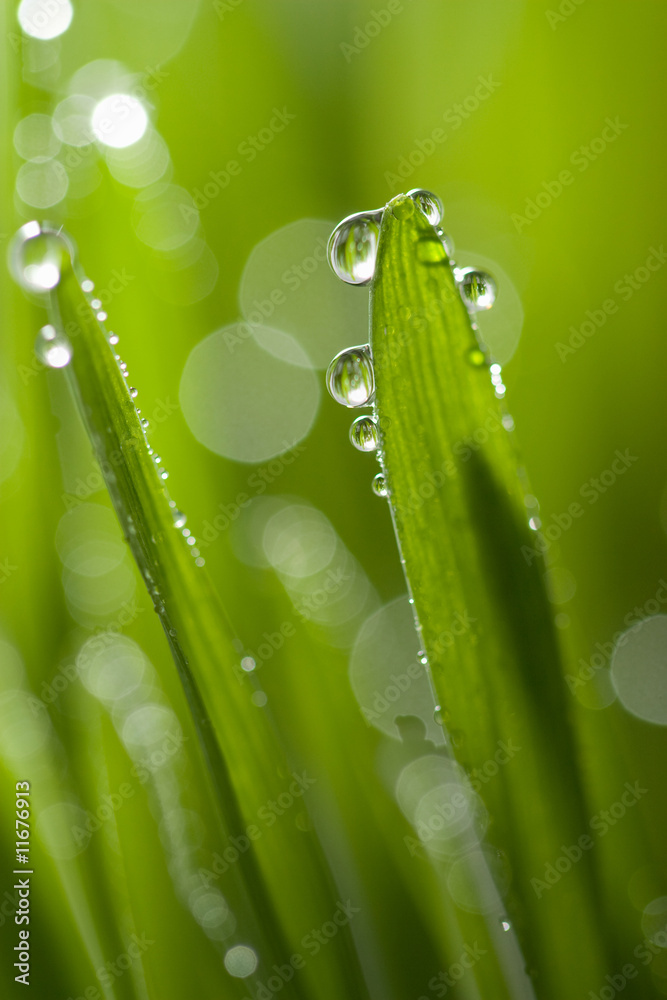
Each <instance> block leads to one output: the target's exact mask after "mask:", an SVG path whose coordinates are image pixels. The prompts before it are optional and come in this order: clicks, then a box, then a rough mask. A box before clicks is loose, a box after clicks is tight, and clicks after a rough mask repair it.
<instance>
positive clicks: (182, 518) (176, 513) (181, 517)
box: [171, 507, 188, 528]
mask: <svg viewBox="0 0 667 1000" xmlns="http://www.w3.org/2000/svg"><path fill="white" fill-rule="evenodd" d="M171 516H172V517H173V519H174V527H175V528H184V527H185V524H186V522H187V520H188V518H187V515H186V514H184V513H183V511H182V510H179V509H178V507H174V508H173V510H172V512H171Z"/></svg>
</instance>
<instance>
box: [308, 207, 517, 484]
mask: <svg viewBox="0 0 667 1000" xmlns="http://www.w3.org/2000/svg"><path fill="white" fill-rule="evenodd" d="M415 207H417V208H418V209H419V210H420V211H421V212H423V214H424V215H425V216H426V218H427V219H428V221H429V222H430V223H431V225H432V226H433V228H434V230H435V233H436V235H437V237H438V240H437V241H435V240H428V241H422V242H421V243H420V244H418V245H417V251H418V254H417V255H418V259H419V260H421V261H422V263H427V264H439V263H445V264H449V266H450V267H451V268H452V271H453V275H454V280H455V282H456V285H457V287H458V290H459V292H460V294H461V298H462V300H463V302H464V304H465V306H466V307H467V309H468V311H469V312H470V313H471V314H474V313H476V312H479V311H482V310H487V309H490V308H491V306H492V305H493V303H494V302H495V300H496V284H495V282H494V280H493V278H492V277H491V275H490V274H487V273H486V272H485V271H480V270H478V269H477V268H474V267H463V268H459V267H456V266H455V261H454V259H453V254H454V245H453V242H452V240H451V238H450V237H449V236H448V235H447V234H446V233H445V232H444V231H443V229H442V227H441V226H440V222H441V220H442V217H443V214H444V208H443V205H442V202H441V201H440V199H439V198H438V197H437V195H435V194H433V193H432V192H430V191H425V190H423V189H421V188H414V189H413V190H412V191H408V193H407V195H405V196H403V197H402V198H397V199H396V200H394V201H393V203H392V204H391V206H390V211H391V212H392V213H393V214H394V215H395V216H396V218H398V219H408V218H410V216H411V215H412V214H413V212H414V210H415ZM383 212H384V209H381V208H380V209H376V210H375V211H371V212H359V213H357V214H356V215H349V216H348V217H347V218H345V219H343V221H342V222H341V223H339V225H338V226H337V227H336V229H335V230H334V231H333V233H332V235H331V239H330V240H329V248H328V249H329V261H330V264H331V267H332V268H333V271H334V273H335V274H336V275H337V277H339V278H340V279H341V280H342V281H345V282H347V284H349V285H367V284H369V282H371V281H372V279H373V276H374V274H375V261H376V257H377V246H378V238H379V234H380V224H381V222H382V214H383ZM420 248H421V253H420ZM424 248H425V249H424ZM472 326H473V330H475V331H476V330H477V325H476V324H475V323H474V322H473V324H472ZM468 360H469V362H470V364H472V365H473V366H474V367H476V368H480V367H482V366H483V365H485V364H486V354H485V352H484V350H483V349H482V348H481V347H480V345H479V343H475V344H474V345H473V346H472V347H471V348H470V350H469V351H468ZM489 371H490V374H491V383H492V385H493V386H494V389H495V394H496V396H497V397H498V398H499V399H500V398H502V397H503V396H504V395H505V386H504V385H503V381H502V374H501V368H500V365H498V364H492V365H490V366H489ZM326 380H327V388H328V390H329V392H330V394H331V395H332V396H333V398H334V399H335V400H336V402H337V403H340V404H341V405H342V406H347V407H348V408H351V409H356V408H357V407H362V406H374V405H375V373H374V369H373V356H372V352H371V347H370V344H361V345H359V346H356V347H348V348H346V349H345V350H344V351H341V352H340V353H339V354H337V355H336V357H335V358H334V359H333V361H332V362H331V364H330V365H329V368H328V369H327V376H326ZM509 420H510V421H511V418H509ZM505 426H506V427H507V422H505ZM507 429H511V428H510V427H508V428H507ZM350 441H351V442H352V444H353V445H354V447H355V448H357V449H358V450H359V451H362V452H371V453H372V452H374V453H376V456H377V458H378V460H379V461H381V460H382V456H381V453H380V452H379V451H378V448H379V444H380V433H379V426H378V420H377V416H376V415H375V414H363V415H362V416H360V417H357V418H356V419H355V420H354V421H353V422H352V426H351V428H350ZM372 488H373V492H374V493H375V494H376V495H377V496H379V497H386V496H388V488H387V481H386V477H385V475H384V473H382V472H379V473H378V474H377V475H376V476H375V478H374V479H373V482H372Z"/></svg>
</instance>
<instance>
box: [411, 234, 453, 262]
mask: <svg viewBox="0 0 667 1000" xmlns="http://www.w3.org/2000/svg"><path fill="white" fill-rule="evenodd" d="M417 260H419V261H421V263H422V264H443V263H446V261H447V252H446V250H445V247H444V245H443V243H442V240H437V239H435V238H434V237H432V236H424V237H423V238H422V239H420V240H419V241H418V243H417Z"/></svg>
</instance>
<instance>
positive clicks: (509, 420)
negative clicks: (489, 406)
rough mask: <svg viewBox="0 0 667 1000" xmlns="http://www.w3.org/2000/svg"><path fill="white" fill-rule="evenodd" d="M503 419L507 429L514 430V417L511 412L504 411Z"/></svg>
mask: <svg viewBox="0 0 667 1000" xmlns="http://www.w3.org/2000/svg"><path fill="white" fill-rule="evenodd" d="M501 421H502V425H503V427H504V428H505V430H506V431H513V430H514V417H513V416H512V414H511V413H503V415H502V418H501Z"/></svg>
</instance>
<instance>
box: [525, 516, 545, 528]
mask: <svg viewBox="0 0 667 1000" xmlns="http://www.w3.org/2000/svg"><path fill="white" fill-rule="evenodd" d="M541 524H542V522H541V521H540V519H539V517H531V519H530V520H529V522H528V527H529V528H531V529H532V530H533V531H537V530H538V529H539V528H540V526H541Z"/></svg>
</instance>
